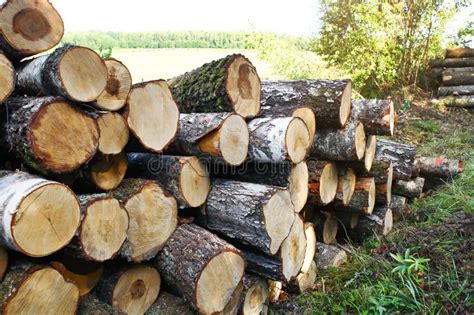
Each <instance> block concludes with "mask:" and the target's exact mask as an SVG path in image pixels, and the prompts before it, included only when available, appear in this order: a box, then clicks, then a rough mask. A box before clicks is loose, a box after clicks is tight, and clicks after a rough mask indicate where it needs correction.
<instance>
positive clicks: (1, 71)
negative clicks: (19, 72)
mask: <svg viewBox="0 0 474 315" xmlns="http://www.w3.org/2000/svg"><path fill="white" fill-rule="evenodd" d="M14 88H15V69H14V68H13V65H12V63H11V62H10V60H8V58H7V57H6V56H5V55H4V54H3V53H0V104H1V103H3V102H4V101H5V100H6V99H7V98H8V97H9V96H10V94H12V92H13V89H14Z"/></svg>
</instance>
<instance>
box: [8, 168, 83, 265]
mask: <svg viewBox="0 0 474 315" xmlns="http://www.w3.org/2000/svg"><path fill="white" fill-rule="evenodd" d="M20 214H21V215H20ZM79 216H80V210H79V203H78V202H77V199H76V196H75V195H74V193H73V192H72V191H71V190H70V189H69V188H68V187H66V186H64V185H62V184H59V183H56V182H53V181H49V180H45V179H42V178H39V177H36V176H32V175H29V174H27V173H23V172H19V171H16V172H10V171H0V221H1V222H3V224H2V225H1V227H0V240H1V243H2V245H4V246H6V247H8V248H9V249H12V250H15V251H19V252H22V253H24V254H26V255H28V256H32V257H42V256H47V255H50V254H52V253H54V252H56V251H58V250H60V249H61V248H63V247H64V246H66V245H67V244H68V243H69V242H70V240H71V239H72V238H73V236H74V233H75V232H76V229H77V227H78V225H79Z"/></svg>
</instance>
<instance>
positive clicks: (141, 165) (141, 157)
mask: <svg viewBox="0 0 474 315" xmlns="http://www.w3.org/2000/svg"><path fill="white" fill-rule="evenodd" d="M127 174H128V176H129V177H136V178H147V179H153V180H155V181H157V182H158V183H159V184H160V185H161V186H162V187H164V188H165V190H166V191H167V192H168V193H170V194H172V195H173V196H174V197H175V198H176V200H177V201H178V203H179V205H180V207H181V208H187V207H199V206H201V205H203V204H204V203H205V202H206V199H207V195H208V193H209V190H210V180H209V173H208V171H207V168H206V166H205V165H204V164H203V163H202V162H201V161H199V159H198V158H197V157H195V156H193V157H181V156H172V155H157V154H151V153H130V154H128V171H127Z"/></svg>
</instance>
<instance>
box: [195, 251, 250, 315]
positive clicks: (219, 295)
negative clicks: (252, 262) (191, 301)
mask: <svg viewBox="0 0 474 315" xmlns="http://www.w3.org/2000/svg"><path fill="white" fill-rule="evenodd" d="M244 268H245V260H244V259H243V258H242V256H241V255H239V254H237V253H235V252H233V251H232V250H225V251H223V252H221V253H219V254H217V255H216V256H214V257H213V258H212V259H211V260H210V261H209V262H208V263H207V265H206V266H205V267H204V269H203V270H202V271H201V274H200V275H199V278H198V280H197V283H196V293H195V294H196V305H197V308H198V309H199V311H200V312H202V313H204V314H214V313H217V312H222V311H223V310H224V308H225V307H226V305H227V304H228V303H229V301H230V300H231V299H232V296H233V294H234V291H235V289H236V288H237V286H238V285H239V283H240V281H241V280H242V277H243V275H244Z"/></svg>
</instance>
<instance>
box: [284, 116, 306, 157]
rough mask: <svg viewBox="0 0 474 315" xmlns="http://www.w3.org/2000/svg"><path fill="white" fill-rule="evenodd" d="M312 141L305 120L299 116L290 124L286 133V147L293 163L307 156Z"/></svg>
mask: <svg viewBox="0 0 474 315" xmlns="http://www.w3.org/2000/svg"><path fill="white" fill-rule="evenodd" d="M311 144H312V142H311V140H310V134H309V131H308V127H307V126H306V124H305V122H304V121H303V120H302V119H301V118H298V117H295V118H293V119H292V120H291V121H290V123H289V124H288V129H287V130H286V134H285V147H286V149H287V152H288V156H289V158H290V160H291V161H292V162H293V163H295V164H296V163H300V162H301V161H303V160H304V158H305V157H306V154H307V153H308V150H309V148H310V146H311Z"/></svg>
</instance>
